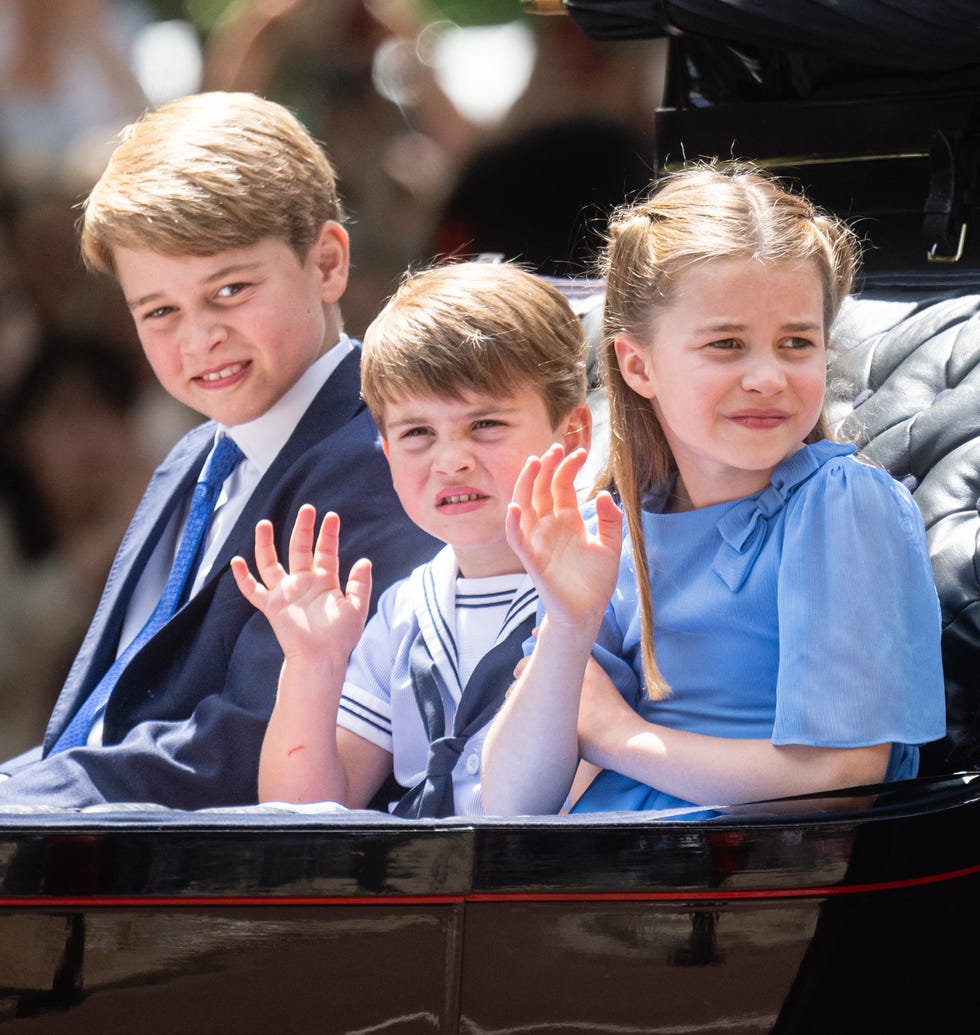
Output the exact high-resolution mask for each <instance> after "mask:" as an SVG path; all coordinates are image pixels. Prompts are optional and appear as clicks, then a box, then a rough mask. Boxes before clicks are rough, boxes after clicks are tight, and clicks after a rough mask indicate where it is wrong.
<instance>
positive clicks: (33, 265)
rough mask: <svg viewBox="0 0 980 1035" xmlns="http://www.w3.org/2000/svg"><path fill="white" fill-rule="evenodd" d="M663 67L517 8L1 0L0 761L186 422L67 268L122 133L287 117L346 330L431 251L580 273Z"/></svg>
mask: <svg viewBox="0 0 980 1035" xmlns="http://www.w3.org/2000/svg"><path fill="white" fill-rule="evenodd" d="M663 75H664V51H663V47H662V41H641V42H636V43H629V44H615V45H614V44H609V43H601V44H600V43H595V42H592V41H590V40H589V39H588V38H587V37H585V36H584V34H583V33H582V32H581V31H580V30H579V29H578V28H577V27H576V26H575V25H574V24H573V23H571V21H570V20H569V19H567V18H561V17H551V18H547V17H533V16H530V15H525V14H523V13H522V11H521V9H520V4H519V0H59V2H58V3H46V2H42V0H0V400H2V406H0V759H3V758H7V757H10V756H12V755H13V754H16V753H18V752H19V751H21V750H24V749H26V748H28V747H30V746H31V745H32V744H35V743H37V742H38V741H39V739H40V737H41V736H42V735H43V730H44V724H45V721H46V719H47V716H48V714H49V712H50V709H51V706H52V704H53V702H54V699H55V697H56V696H57V693H58V690H59V689H60V686H61V683H62V681H63V679H64V676H65V674H66V672H67V668H68V666H69V664H70V662H71V658H72V657H73V655H74V653H75V651H76V649H77V647H78V645H79V643H80V641H81V637H82V635H83V634H84V631H85V629H86V627H87V625H88V622H89V619H90V617H91V614H92V611H93V610H94V608H95V605H96V603H97V601H98V596H99V593H100V591H101V587H102V584H103V581H104V578H105V575H106V573H107V571H108V568H109V565H110V563H111V560H112V557H113V555H114V553H115V550H116V547H117V545H118V542H119V539H120V537H121V535H122V533H123V531H124V530H125V527H126V524H127V523H128V520H129V517H130V515H131V513H132V511H133V508H134V507H135V505H136V503H137V502H138V499H139V496H140V494H141V492H142V490H143V487H144V486H145V484H146V481H147V479H148V477H149V474H150V473H151V471H152V470H153V468H154V467H155V465H156V464H157V463H158V462H159V461H160V460H161V459H162V457H163V456H164V455H165V453H166V452H167V450H168V448H169V446H170V445H171V444H172V443H173V442H174V441H175V440H176V439H177V437H178V436H179V435H180V434H181V433H182V432H183V431H184V430H185V429H186V428H187V427H188V426H189V425H190V424H192V423H194V422H196V420H197V419H198V418H197V416H196V415H195V414H192V413H190V412H188V411H185V410H183V409H182V408H181V407H180V406H179V405H178V404H177V403H175V402H173V401H172V400H171V399H169V397H167V396H165V395H164V394H163V393H162V390H161V389H159V388H158V386H157V385H156V382H155V381H154V379H153V377H152V374H151V373H150V371H149V368H148V366H147V365H146V364H145V362H144V361H143V359H142V354H141V351H140V348H139V343H138V341H137V339H136V336H135V332H134V330H133V327H132V323H131V320H130V317H129V314H128V312H127V311H126V309H125V307H124V305H123V304H122V299H121V297H120V296H119V294H118V292H117V289H116V288H115V286H114V285H113V284H112V283H111V282H109V281H108V280H106V279H104V278H98V277H95V276H93V275H92V274H89V273H87V272H86V271H85V270H84V269H83V267H82V265H81V262H80V259H79V257H78V250H77V241H76V237H75V221H76V219H77V218H78V204H79V202H80V201H81V200H82V199H83V198H84V197H85V195H86V193H87V191H88V190H89V188H90V187H91V186H92V184H93V183H94V182H95V180H96V179H97V177H98V175H99V173H100V172H101V170H102V167H103V165H104V163H105V160H106V158H107V157H108V154H109V152H110V150H111V148H112V146H113V143H114V140H115V137H116V134H117V133H118V132H119V130H120V129H122V128H123V127H124V126H125V125H127V124H128V123H130V122H132V121H133V120H134V119H136V118H137V117H138V116H139V114H140V113H141V112H142V111H143V110H145V109H146V108H147V107H149V106H155V105H159V104H162V103H165V102H167V101H169V100H172V99H174V98H176V97H178V96H182V95H184V94H188V93H194V92H197V91H199V90H202V89H218V90H252V91H255V92H257V93H260V94H262V95H263V96H266V97H270V98H272V99H274V100H277V101H280V102H282V103H284V104H286V105H287V106H288V107H290V108H291V109H292V110H293V111H295V112H296V114H297V115H298V116H299V117H300V118H301V119H302V120H303V121H304V123H305V124H306V125H307V126H308V127H309V128H310V129H311V131H312V132H313V133H314V135H315V136H316V137H317V138H318V139H319V140H320V141H321V142H322V143H323V144H324V147H325V149H326V151H327V153H328V154H329V156H330V158H331V160H332V161H333V163H334V165H335V167H336V169H337V171H338V173H339V177H340V185H341V193H342V195H343V198H344V202H345V205H346V207H347V210H348V214H349V226H348V229H349V231H350V234H351V249H352V256H353V271H352V279H351V285H350V288H349V290H348V292H347V295H346V297H345V301H344V305H343V310H344V314H345V320H346V324H347V330H348V331H349V333H351V334H352V335H354V336H358V335H360V334H361V333H362V332H363V330H364V328H365V327H366V326H367V324H368V323H369V322H370V320H371V318H372V317H373V315H374V314H375V313H376V312H377V310H378V308H379V307H380V306H381V305H382V304H383V302H384V301H385V299H386V298H387V296H388V294H389V293H390V292H391V290H392V289H393V287H394V285H395V283H396V282H397V279H398V277H399V276H400V274H401V273H402V271H403V270H404V269H405V268H406V267H407V266H409V265H412V264H419V263H423V262H426V261H429V260H431V259H432V258H434V257H442V256H460V257H462V256H468V255H473V254H478V253H483V252H493V253H500V254H502V255H503V256H505V257H506V258H511V259H519V260H522V261H524V262H525V263H528V264H529V265H530V266H531V267H532V268H535V269H537V270H538V271H540V272H542V273H546V274H550V275H559V276H566V275H567V276H575V275H578V274H581V273H583V272H588V270H589V269H590V263H591V260H592V257H593V255H594V251H595V248H596V245H597V243H598V242H599V241H600V239H601V231H602V226H603V220H604V216H605V215H606V213H607V212H608V210H609V209H610V208H611V207H612V206H613V205H615V204H617V203H618V202H620V201H621V200H623V198H624V197H626V196H627V195H629V194H631V193H633V192H635V191H636V190H638V189H641V188H642V187H643V186H644V185H645V183H646V182H647V180H648V177H649V174H650V161H649V156H650V155H651V154H652V130H653V114H654V111H655V109H656V107H657V105H658V103H659V101H660V99H661V90H662V83H663Z"/></svg>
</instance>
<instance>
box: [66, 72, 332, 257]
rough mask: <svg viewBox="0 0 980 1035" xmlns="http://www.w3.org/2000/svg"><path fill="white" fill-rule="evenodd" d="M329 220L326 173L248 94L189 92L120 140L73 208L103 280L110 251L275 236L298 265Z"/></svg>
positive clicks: (309, 142) (207, 250)
mask: <svg viewBox="0 0 980 1035" xmlns="http://www.w3.org/2000/svg"><path fill="white" fill-rule="evenodd" d="M330 219H334V220H338V221H340V220H342V219H343V207H342V205H341V202H340V198H339V197H338V194H337V184H336V178H335V176H334V171H333V169H332V167H331V165H330V163H329V161H328V160H327V158H326V155H325V154H324V153H323V150H322V149H321V148H320V146H319V145H318V144H317V142H316V141H315V140H314V139H313V138H312V137H311V136H310V134H309V133H308V132H307V131H306V129H305V128H304V127H303V126H302V124H301V123H300V122H299V121H298V120H297V119H296V118H295V116H294V115H292V114H291V113H290V112H289V111H288V110H287V109H286V108H284V107H282V106H281V105H279V104H276V103H274V102H272V101H267V100H264V99H263V98H261V97H257V96H255V95H254V94H250V93H222V92H213V93H201V94H194V95H191V96H188V97H181V98H179V99H178V100H175V101H172V102H170V103H169V104H166V105H164V106H163V107H161V108H159V109H157V110H155V111H150V112H147V113H146V114H144V115H143V116H142V118H140V120H139V121H138V122H135V123H133V125H131V126H128V127H127V128H126V129H125V130H123V132H122V133H121V134H120V143H119V144H118V145H117V147H116V149H115V150H114V151H113V153H112V155H111V156H110V158H109V162H108V164H107V166H106V168H105V171H104V172H103V173H102V176H101V177H100V178H99V181H98V183H96V185H95V187H94V188H93V189H92V191H91V193H90V194H89V196H88V198H87V200H86V201H85V203H84V206H83V215H82V218H81V249H82V257H83V259H84V260H85V263H86V265H87V266H88V267H89V268H91V269H94V270H98V271H100V272H102V273H110V274H111V273H114V272H115V269H114V263H113V249H114V248H116V247H124V248H144V249H149V250H150V251H153V252H157V253H158V254H160V255H168V256H180V255H195V256H205V255H216V254H217V253H218V252H222V251H226V250H228V249H231V248H243V247H249V246H250V245H253V244H257V243H258V242H259V241H261V240H263V239H265V238H278V239H280V240H284V241H286V242H287V243H288V244H289V246H290V247H291V248H292V249H293V251H294V252H295V253H296V255H297V257H298V258H299V259H300V261H303V260H304V259H305V258H306V255H307V253H308V252H309V249H310V247H311V246H312V244H313V242H314V241H315V240H316V238H317V235H318V234H319V232H320V228H321V227H322V225H323V224H324V222H326V221H327V220H330Z"/></svg>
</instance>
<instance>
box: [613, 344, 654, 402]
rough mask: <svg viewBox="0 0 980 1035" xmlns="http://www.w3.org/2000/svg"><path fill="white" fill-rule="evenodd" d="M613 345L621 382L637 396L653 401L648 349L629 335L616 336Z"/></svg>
mask: <svg viewBox="0 0 980 1035" xmlns="http://www.w3.org/2000/svg"><path fill="white" fill-rule="evenodd" d="M613 344H614V345H615V348H616V360H617V362H618V363H619V369H620V372H621V373H622V375H623V380H624V381H625V382H626V383H627V384H628V385H629V386H630V388H632V389H633V391H634V392H636V394H637V395H641V396H643V398H644V399H653V398H654V397H655V396H656V394H657V391H656V386H655V385H654V382H653V378H652V376H651V374H650V367H649V359H650V350H649V348H648V347H647V346H646V345H641V344H640V343H639V342H638V341H637V340H636V338H634V337H633V336H632V335H631V334H617V335H616V339H615V341H614V343H613Z"/></svg>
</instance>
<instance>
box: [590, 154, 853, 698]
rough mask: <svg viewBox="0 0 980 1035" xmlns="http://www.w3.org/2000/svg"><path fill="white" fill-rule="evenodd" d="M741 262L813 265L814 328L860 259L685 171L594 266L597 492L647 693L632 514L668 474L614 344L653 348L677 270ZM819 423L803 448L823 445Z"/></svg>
mask: <svg viewBox="0 0 980 1035" xmlns="http://www.w3.org/2000/svg"><path fill="white" fill-rule="evenodd" d="M722 258H724V259H731V258H745V259H747V260H755V261H758V262H762V263H765V264H767V265H773V266H775V265H785V264H790V265H798V264H800V263H812V264H813V268H814V272H815V273H816V274H818V275H819V277H820V280H821V282H822V285H823V298H824V329H825V333H827V332H828V331H829V328H830V326H831V324H832V323H833V321H834V318H835V317H836V315H837V312H838V310H839V308H840V306H841V303H842V302H843V301H844V299H845V298H846V296H847V295H848V293H849V292H850V290H851V287H852V283H853V279H854V275H855V272H856V268H857V263H858V258H859V251H858V246H857V241H856V238H855V236H854V234H853V232H852V231H851V230H850V229H849V227H847V225H846V224H844V223H843V222H842V221H841V220H839V219H837V218H836V217H835V216H833V215H831V214H829V213H827V212H825V211H823V210H821V209H819V208H817V207H816V206H814V205H813V204H811V203H810V202H809V201H808V200H807V199H806V198H805V197H804V196H803V195H801V194H800V193H797V192H796V191H794V190H791V189H790V188H788V187H787V186H786V185H784V184H781V183H780V182H779V181H777V180H775V179H774V178H772V177H770V176H768V175H767V174H765V173H764V172H762V171H761V170H759V169H757V168H755V167H753V166H751V165H748V164H745V163H732V164H724V165H723V164H710V165H692V166H689V167H686V168H684V169H681V170H679V171H677V172H675V173H670V174H668V175H666V176H665V177H664V178H663V179H661V180H659V181H658V182H657V183H656V184H655V185H654V187H653V190H652V191H651V193H650V194H649V195H648V196H647V197H646V198H645V199H643V200H641V201H639V202H637V203H635V204H631V205H628V206H625V207H623V208H621V209H619V210H618V211H617V212H616V213H615V214H614V215H613V217H612V219H611V222H610V225H609V230H608V235H607V242H606V249H605V251H604V253H603V257H602V260H601V267H600V273H601V275H602V276H603V277H604V278H605V286H606V301H605V310H604V315H603V342H602V364H603V374H604V376H605V380H606V386H607V391H608V395H609V410H610V414H609V420H610V451H609V462H608V466H607V468H606V470H605V472H604V474H603V476H602V478H601V480H600V485H601V487H605V488H610V489H612V490H614V491H615V492H616V493H617V494H618V496H619V498H620V500H621V502H622V506H623V510H624V512H625V515H626V521H627V527H628V529H629V534H630V538H631V540H632V543H633V558H634V563H635V569H636V580H637V589H638V594H639V600H640V618H641V627H642V660H643V673H644V679H645V681H646V684H647V692H648V694H649V695H650V697H651V698H653V699H655V700H656V699H659V698H663V697H665V696H667V695H668V694H669V687H668V685H667V683H666V681H665V680H664V678H663V676H662V675H661V673H660V670H659V668H658V666H657V661H656V655H655V652H654V645H653V624H654V618H653V602H652V601H651V598H650V578H649V567H648V564H647V555H646V544H645V540H644V536H643V524H642V519H641V504H642V501H643V499H644V498H645V497H646V496H648V495H649V494H650V493H651V492H655V491H657V490H661V491H662V490H664V489H666V488H667V486H668V485H669V482H670V479H671V478H672V477H673V475H674V473H675V471H676V470H677V465H676V463H675V461H674V457H673V454H672V453H671V450H670V447H669V445H668V444H667V440H666V438H665V437H664V433H663V429H662V428H661V426H660V423H659V421H658V419H657V416H656V414H655V413H654V410H653V407H652V406H651V405H650V402H649V400H647V399H644V398H642V397H641V396H640V395H638V394H637V393H635V392H634V391H633V389H632V388H630V387H629V386H628V385H627V384H626V382H625V380H624V379H623V376H622V373H621V371H620V369H619V364H618V362H617V359H616V347H615V342H616V338H617V336H619V335H621V334H628V335H630V336H631V337H632V338H633V339H635V340H636V341H638V342H640V343H641V344H643V345H645V346H647V347H649V348H656V347H657V343H656V342H655V341H652V340H651V328H652V327H653V321H654V319H655V317H656V314H657V312H658V310H660V309H662V308H664V307H666V306H669V305H670V304H671V302H672V301H673V298H674V292H675V290H676V286H677V283H678V281H679V279H680V276H681V275H682V274H683V271H684V270H685V269H687V268H689V267H690V266H691V265H692V264H695V263H700V262H706V261H710V260H712V259H722ZM827 432H828V427H827V421H826V419H825V417H823V416H821V418H820V420H819V421H818V423H817V425H816V427H814V429H813V430H812V431H811V432H810V434H809V435H808V436H807V438H806V440H805V441H806V442H808V443H809V442H815V441H818V440H819V439H821V438H826V437H827Z"/></svg>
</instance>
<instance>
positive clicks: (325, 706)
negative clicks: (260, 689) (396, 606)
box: [231, 505, 391, 808]
mask: <svg viewBox="0 0 980 1035" xmlns="http://www.w3.org/2000/svg"><path fill="white" fill-rule="evenodd" d="M315 527H316V511H315V510H314V508H313V507H311V506H308V505H307V506H304V507H301V508H300V511H299V513H298V514H297V516H296V523H295V525H294V526H293V531H292V534H291V536H290V540H289V571H288V572H287V571H286V570H285V568H283V566H282V564H280V562H279V558H278V555H277V553H276V547H275V541H274V537H273V529H272V525H271V523H270V522H268V521H261V522H259V524H258V525H257V526H256V529H255V563H256V568H257V570H258V574H259V577H260V578H261V580H262V581H261V582H260V581H258V580H257V579H256V578H255V577H253V575H252V574H251V572H250V571H249V569H248V565H247V563H246V562H245V560H244V559H243V558H241V557H236V558H235V559H234V560H233V561H232V565H231V566H232V572H233V574H234V576H235V581H236V583H237V584H238V588H239V589H240V590H241V592H242V594H243V595H244V596H245V598H246V599H247V600H248V601H249V602H250V603H251V604H253V605H254V606H255V607H256V608H258V610H259V611H261V612H262V613H263V614H264V615H265V616H266V618H267V619H268V620H269V624H270V625H271V626H272V629H273V631H274V632H275V634H276V638H277V639H278V640H279V645H280V646H281V647H282V650H283V655H284V661H283V665H282V670H281V672H280V676H279V690H278V693H277V696H276V704H275V708H274V709H273V712H272V717H271V718H270V720H269V726H268V729H267V730H266V735H265V740H264V742H263V745H262V755H261V759H260V762H259V800H260V801H270V800H277V801H295V802H308V801H337V802H340V803H341V804H344V805H348V806H349V807H352V808H359V807H363V806H364V805H366V804H367V802H368V801H369V800H370V798H371V795H372V794H373V792H374V790H376V789H377V787H378V786H380V784H381V783H382V781H383V779H384V777H385V775H386V774H387V772H388V771H390V768H391V755H390V754H388V752H386V751H384V750H383V749H382V748H379V747H377V746H376V745H373V744H369V743H368V742H367V741H364V740H363V739H362V738H360V737H355V736H354V735H351V736H350V737H345V738H343V746H342V747H341V746H338V736H337V707H338V705H339V702H340V694H341V690H342V689H343V685H344V674H345V672H346V670H347V661H348V659H349V657H350V653H351V651H352V650H353V649H354V646H355V644H356V643H357V641H358V639H359V638H360V635H361V632H362V631H363V629H364V623H365V620H366V618H367V612H368V606H369V601H370V598H371V565H370V562H369V561H367V560H359V561H357V562H356V563H355V564H354V566H353V567H352V568H351V572H350V577H349V578H348V581H347V591H346V593H345V592H343V591H342V590H341V587H340V578H339V565H338V559H337V547H338V541H339V531H340V519H339V517H338V516H337V515H336V514H334V513H329V514H327V515H326V516H325V517H324V519H323V522H322V524H321V526H320V532H319V535H318V536H317V539H316V546H315V548H314V544H313V535H314V531H315Z"/></svg>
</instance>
